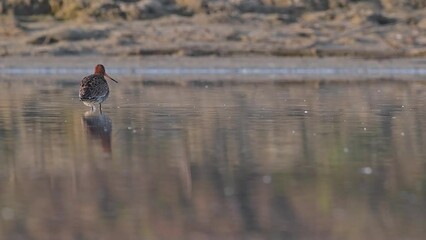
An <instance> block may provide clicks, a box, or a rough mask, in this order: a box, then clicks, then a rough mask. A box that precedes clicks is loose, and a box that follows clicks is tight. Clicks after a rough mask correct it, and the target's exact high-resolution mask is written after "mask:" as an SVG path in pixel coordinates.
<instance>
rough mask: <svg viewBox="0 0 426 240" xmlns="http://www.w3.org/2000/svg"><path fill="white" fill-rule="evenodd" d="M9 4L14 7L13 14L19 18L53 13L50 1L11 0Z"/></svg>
mask: <svg viewBox="0 0 426 240" xmlns="http://www.w3.org/2000/svg"><path fill="white" fill-rule="evenodd" d="M2 2H3V1H2ZM8 3H9V5H10V6H11V7H12V11H13V13H14V14H15V15H18V16H29V15H40V14H49V13H51V12H52V11H51V10H52V9H51V8H50V4H49V0H28V1H26V0H9V1H8Z"/></svg>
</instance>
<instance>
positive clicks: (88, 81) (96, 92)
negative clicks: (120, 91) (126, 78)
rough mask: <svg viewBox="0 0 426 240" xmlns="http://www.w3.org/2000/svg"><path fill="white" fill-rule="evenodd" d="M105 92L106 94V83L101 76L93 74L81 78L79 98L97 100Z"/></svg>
mask: <svg viewBox="0 0 426 240" xmlns="http://www.w3.org/2000/svg"><path fill="white" fill-rule="evenodd" d="M106 94H108V84H107V83H106V81H105V79H104V78H103V77H102V76H99V75H95V74H93V75H90V76H87V77H85V78H83V80H81V84H80V92H79V97H80V99H84V100H97V99H98V98H99V97H103V96H105V95H106Z"/></svg>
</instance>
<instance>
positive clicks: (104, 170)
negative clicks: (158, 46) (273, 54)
mask: <svg viewBox="0 0 426 240" xmlns="http://www.w3.org/2000/svg"><path fill="white" fill-rule="evenodd" d="M78 84H79V82H78V81H75V80H69V79H57V80H56V81H50V80H35V79H29V80H28V79H22V80H20V79H14V80H10V79H9V80H6V79H3V80H0V156H1V161H0V235H1V236H2V239H179V240H180V239H197V240H198V239H375V240H380V239H383V240H385V239H386V240H389V239H423V237H424V234H425V233H426V228H425V223H426V202H425V200H426V169H425V166H426V165H425V163H426V162H425V157H426V127H425V126H426V106H425V102H426V85H423V84H421V83H418V82H417V83H414V82H413V83H408V82H392V83H390V82H379V83H362V84H361V83H359V84H355V83H351V84H349V83H306V84H303V83H299V84H294V83H293V84H291V83H288V84H272V83H268V84H237V85H232V86H213V85H208V84H207V85H205V84H196V85H188V86H175V85H156V84H153V85H152V84H150V85H143V84H141V83H139V82H137V81H128V82H126V81H121V82H120V83H119V84H110V86H111V94H110V98H109V99H108V100H107V102H106V103H105V104H104V105H103V110H104V111H103V115H99V114H97V113H95V114H94V113H90V112H86V111H88V110H89V109H88V108H87V107H85V106H84V105H83V104H81V102H79V101H78V98H77V95H78Z"/></svg>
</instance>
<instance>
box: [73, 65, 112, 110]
mask: <svg viewBox="0 0 426 240" xmlns="http://www.w3.org/2000/svg"><path fill="white" fill-rule="evenodd" d="M105 77H107V78H109V79H111V80H112V81H114V82H116V83H118V82H117V81H115V80H114V79H112V78H111V77H110V76H108V74H106V72H105V67H104V66H103V65H102V64H98V65H96V67H95V73H94V74H92V75H89V76H87V77H84V78H83V80H81V84H80V92H79V97H80V100H81V101H82V102H83V103H84V105H86V106H89V107H92V111H94V110H95V109H96V106H95V105H96V104H98V103H99V111H100V112H101V113H102V105H101V104H102V102H104V101H105V100H106V99H107V98H108V95H109V87H108V83H107V81H106V80H105Z"/></svg>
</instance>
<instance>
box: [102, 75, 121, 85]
mask: <svg viewBox="0 0 426 240" xmlns="http://www.w3.org/2000/svg"><path fill="white" fill-rule="evenodd" d="M104 75H105V77H107V78H109V79H111V80H112V81H114V82H116V83H118V82H117V81H115V80H114V79H113V78H112V77H110V76H109V75H108V74H106V73H105V74H104Z"/></svg>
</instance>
